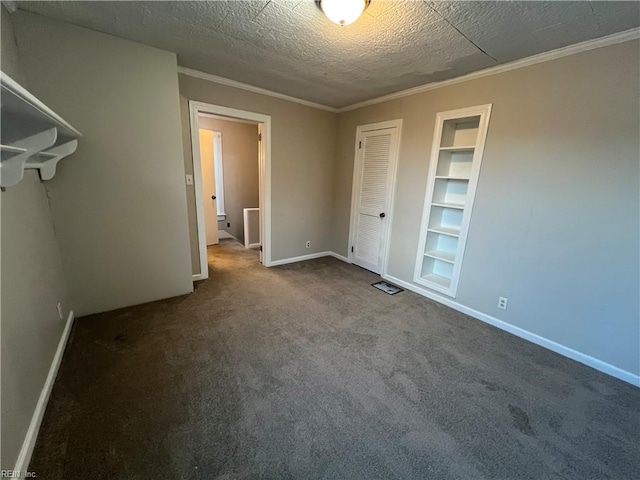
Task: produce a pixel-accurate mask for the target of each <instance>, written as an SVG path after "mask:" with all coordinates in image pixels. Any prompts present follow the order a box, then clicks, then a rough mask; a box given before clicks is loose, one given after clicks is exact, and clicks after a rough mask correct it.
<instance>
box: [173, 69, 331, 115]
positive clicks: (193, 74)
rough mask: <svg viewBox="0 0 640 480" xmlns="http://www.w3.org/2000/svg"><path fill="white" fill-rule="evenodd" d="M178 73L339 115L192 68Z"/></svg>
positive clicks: (321, 107) (316, 104)
mask: <svg viewBox="0 0 640 480" xmlns="http://www.w3.org/2000/svg"><path fill="white" fill-rule="evenodd" d="M178 73H182V74H183V75H188V76H190V77H195V78H199V79H201V80H207V81H209V82H213V83H217V84H219V85H226V86H227V87H234V88H239V89H241V90H247V91H249V92H253V93H258V94H260V95H266V96H268V97H274V98H279V99H280V100H286V101H288V102H293V103H299V104H300V105H304V106H306V107H312V108H318V109H320V110H326V111H327V112H333V113H338V109H337V108H335V107H329V106H328V105H322V104H320V103H315V102H310V101H308V100H302V99H301V98H297V97H291V96H289V95H285V94H283V93H278V92H273V91H271V90H267V89H265V88H260V87H255V86H253V85H249V84H247V83H242V82H237V81H235V80H231V79H229V78H224V77H219V76H217V75H212V74H210V73H205V72H201V71H199V70H194V69H192V68H186V67H178Z"/></svg>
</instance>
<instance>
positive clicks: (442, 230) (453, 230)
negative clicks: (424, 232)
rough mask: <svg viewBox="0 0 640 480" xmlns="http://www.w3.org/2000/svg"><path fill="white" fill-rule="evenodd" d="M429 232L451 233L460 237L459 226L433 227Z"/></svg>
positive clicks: (452, 235)
mask: <svg viewBox="0 0 640 480" xmlns="http://www.w3.org/2000/svg"><path fill="white" fill-rule="evenodd" d="M428 231H429V232H434V233H442V234H443V235H449V236H451V237H459V236H460V229H459V228H447V227H433V228H429V229H428Z"/></svg>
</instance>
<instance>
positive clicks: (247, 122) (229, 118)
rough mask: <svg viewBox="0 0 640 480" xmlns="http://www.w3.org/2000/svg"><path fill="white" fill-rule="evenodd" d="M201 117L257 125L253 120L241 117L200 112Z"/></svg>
mask: <svg viewBox="0 0 640 480" xmlns="http://www.w3.org/2000/svg"><path fill="white" fill-rule="evenodd" d="M200 116H201V117H204V118H210V119H212V120H221V121H223V122H232V123H244V124H247V125H258V122H256V121H254V120H244V119H242V118H233V117H223V116H222V115H213V114H212V113H201V114H200Z"/></svg>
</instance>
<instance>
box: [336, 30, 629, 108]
mask: <svg viewBox="0 0 640 480" xmlns="http://www.w3.org/2000/svg"><path fill="white" fill-rule="evenodd" d="M638 38H640V28H632V29H631V30H625V31H624V32H619V33H614V34H613V35H607V36H606V37H601V38H595V39H593V40H587V41H586V42H581V43H576V44H574V45H569V46H567V47H563V48H558V49H557V50H550V51H548V52H544V53H540V54H538V55H533V56H531V57H526V58H521V59H520V60H515V61H513V62H509V63H504V64H502V65H496V66H495V67H490V68H485V69H484V70H478V71H477V72H471V73H468V74H466V75H462V76H460V77H456V78H450V79H448V80H443V81H441V82H432V83H427V84H425V85H420V86H417V87H413V88H408V89H406V90H401V91H399V92H395V93H390V94H388V95H383V96H381V97H377V98H372V99H370V100H364V101H362V102H358V103H354V104H353V105H348V106H346V107H342V108H339V109H338V113H342V112H348V111H350V110H356V109H358V108H363V107H368V106H370V105H375V104H378V103H383V102H388V101H389V100H395V99H397V98H403V97H408V96H410V95H415V94H417V93H422V92H427V91H429V90H435V89H436V88H442V87H448V86H449V85H455V84H456V83H462V82H468V81H470V80H476V79H478V78H483V77H488V76H491V75H497V74H499V73H503V72H508V71H510V70H516V69H519V68H524V67H529V66H531V65H536V64H538V63H544V62H549V61H551V60H556V59H558V58H562V57H568V56H569V55H575V54H576V53H582V52H587V51H589V50H595V49H596V48H602V47H608V46H609V45H615V44H617V43H623V42H628V41H629V40H636V39H638Z"/></svg>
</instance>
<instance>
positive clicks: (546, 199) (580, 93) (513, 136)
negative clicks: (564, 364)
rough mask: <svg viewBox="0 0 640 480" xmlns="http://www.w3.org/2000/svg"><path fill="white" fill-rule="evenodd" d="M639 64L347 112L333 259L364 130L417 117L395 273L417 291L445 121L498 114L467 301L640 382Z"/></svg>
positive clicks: (406, 132) (412, 123)
mask: <svg viewBox="0 0 640 480" xmlns="http://www.w3.org/2000/svg"><path fill="white" fill-rule="evenodd" d="M639 58H640V51H639V43H638V42H637V41H633V42H627V43H624V44H619V45H614V46H610V47H606V48H601V49H597V50H593V51H589V52H585V53H581V54H578V55H573V56H570V57H565V58H562V59H558V60H554V61H551V62H547V63H543V64H539V65H535V66H531V67H527V68H523V69H519V70H514V71H511V72H507V73H503V74H500V75H494V76H490V77H486V78H482V79H478V80H473V81H469V82H465V83H460V84H457V85H453V86H449V87H446V88H440V89H437V90H431V91H428V92H425V93H422V94H417V95H413V96H410V97H405V98H401V99H397V100H393V101H389V102H386V103H382V104H378V105H373V106H370V107H367V108H362V109H358V110H355V111H352V112H346V113H344V114H341V115H340V118H339V143H338V154H337V157H336V169H335V172H334V189H335V190H334V200H335V201H334V204H333V224H332V228H333V245H332V246H333V250H334V251H335V252H337V253H340V254H342V255H346V253H347V242H348V235H349V231H348V226H349V209H350V200H351V181H352V171H353V157H354V152H353V142H354V138H355V132H356V126H357V125H361V124H367V123H372V122H378V121H383V120H391V119H395V118H403V119H404V124H403V131H402V142H401V148H400V158H399V164H398V177H397V185H396V204H395V215H394V219H393V226H392V228H393V230H392V236H391V244H390V259H389V270H388V273H389V274H390V275H393V276H395V277H397V278H400V279H401V280H405V281H407V282H412V280H413V268H414V265H415V257H416V251H417V242H418V235H419V230H420V222H421V217H422V205H423V201H424V194H425V186H426V181H427V171H428V167H429V152H430V149H431V141H432V136H433V127H434V121H435V116H436V113H437V112H440V111H445V110H452V109H456V108H462V107H469V106H474V105H480V104H485V103H493V113H492V117H491V122H490V124H489V133H488V137H487V143H486V149H485V155H484V160H483V164H482V170H481V173H480V179H479V184H478V190H477V196H476V202H475V206H474V211H473V216H472V218H471V225H470V230H469V237H468V242H467V247H466V253H465V257H464V265H463V267H462V272H461V276H460V284H459V288H458V296H457V299H456V301H458V302H459V303H461V304H463V305H466V306H468V307H471V308H473V309H475V310H478V311H480V312H483V313H486V314H489V315H491V316H493V317H496V318H498V319H500V320H503V321H505V322H508V323H510V324H513V325H516V326H518V327H521V328H523V329H525V330H528V331H530V332H533V333H536V334H538V335H541V336H542V337H545V338H547V339H550V340H553V341H555V342H558V343H560V344H562V345H565V346H568V347H570V348H573V349H575V350H577V351H579V352H582V353H585V354H587V355H590V356H592V357H595V358H597V359H600V360H602V361H605V362H608V363H610V364H612V365H615V366H617V367H619V368H621V369H624V370H626V371H629V372H632V373H635V374H638V373H639V372H640V345H639V343H640V321H639V312H638V305H639V298H638V297H639V290H640V284H639V278H638V277H639V271H638V265H639V231H640V229H639V217H640V212H639V163H640V161H639V152H640V144H639V131H640V120H639V109H638V105H639V104H640V98H639V89H638V78H639V76H638V74H639ZM498 296H505V297H508V298H509V308H508V310H507V311H502V310H499V309H498V308H497V299H498Z"/></svg>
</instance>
